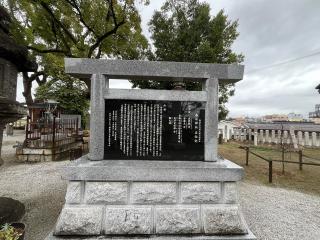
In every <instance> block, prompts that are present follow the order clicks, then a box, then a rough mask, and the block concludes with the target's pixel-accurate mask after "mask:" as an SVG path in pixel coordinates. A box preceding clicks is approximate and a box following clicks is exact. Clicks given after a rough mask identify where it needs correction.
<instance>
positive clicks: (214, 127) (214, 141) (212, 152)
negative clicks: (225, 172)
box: [204, 78, 219, 161]
mask: <svg viewBox="0 0 320 240" xmlns="http://www.w3.org/2000/svg"><path fill="white" fill-rule="evenodd" d="M206 91H207V93H208V94H207V103H206V111H205V131H204V134H205V136H204V160H205V161H217V159H218V114H217V113H218V105H219V95H218V92H219V85H218V79H216V78H209V79H207V80H206Z"/></svg>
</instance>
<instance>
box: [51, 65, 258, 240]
mask: <svg viewBox="0 0 320 240" xmlns="http://www.w3.org/2000/svg"><path fill="white" fill-rule="evenodd" d="M65 68H66V72H67V73H69V74H71V75H73V76H75V77H79V78H82V79H86V80H88V79H91V104H90V105H91V121H90V128H91V129H90V131H91V134H90V153H89V158H88V156H82V157H81V158H79V159H78V160H76V161H72V162H71V163H70V164H69V165H68V166H67V167H65V169H64V178H65V179H67V180H68V187H67V193H66V198H65V200H66V201H65V204H64V206H63V209H62V210H61V213H60V216H59V218H58V220H57V224H56V226H55V228H54V229H53V232H52V233H50V234H49V236H48V237H47V238H46V240H63V239H69V240H71V239H72V240H76V239H84V238H86V237H88V238H86V239H92V240H93V239H105V240H108V239H123V240H125V239H128V240H129V239H133V238H134V239H137V240H150V239H152V240H169V239H170V240H173V239H174V240H200V239H201V240H231V239H232V240H254V239H256V238H255V236H254V235H253V234H252V233H251V232H250V230H249V229H248V226H247V225H246V223H245V220H244V218H243V216H242V212H241V208H240V206H239V202H238V193H237V182H238V181H240V180H241V179H242V177H243V168H242V167H240V166H238V165H236V164H234V163H232V162H231V161H229V160H227V159H219V158H218V156H217V131H218V126H217V125H218V83H219V82H225V83H233V82H236V81H238V80H241V78H242V76H243V70H244V67H243V66H241V65H226V64H204V63H181V62H146V61H124V60H103V59H66V60H65ZM109 79H135V80H139V79H140V80H149V79H150V80H163V81H168V80H170V81H172V80H173V81H200V82H202V83H203V89H202V91H184V90H169V91H168V90H148V89H139V90H137V89H126V90H124V89H110V88H109ZM108 99H110V100H111V99H112V100H114V99H118V100H146V101H147V100H151V101H152V100H156V101H162V100H163V101H187V102H188V101H198V102H205V103H206V105H205V116H204V117H205V119H204V121H205V127H204V131H205V132H204V159H203V158H202V156H203V155H202V156H201V159H199V160H198V159H195V160H193V161H186V160H185V159H177V160H179V161H171V160H170V161H163V159H162V160H158V159H153V158H152V157H150V159H146V160H145V159H140V160H138V159H132V160H131V159H130V160H128V159H108V160H107V161H104V150H105V148H104V147H105V143H104V141H105V136H104V134H105V131H104V128H105V103H106V104H108V102H107V101H108ZM201 110H202V109H201ZM107 111H108V109H107ZM124 124H127V123H124ZM202 126H203V125H202ZM202 146H203V145H202ZM191 154H192V151H191ZM181 158H183V157H181ZM165 160H169V159H167V158H165ZM197 160H198V161H197ZM203 160H204V161H203ZM81 237H84V238H81Z"/></svg>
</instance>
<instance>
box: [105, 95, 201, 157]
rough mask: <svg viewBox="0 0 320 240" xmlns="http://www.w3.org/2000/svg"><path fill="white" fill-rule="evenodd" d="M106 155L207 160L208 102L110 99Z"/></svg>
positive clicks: (106, 116) (106, 132)
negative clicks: (205, 123)
mask: <svg viewBox="0 0 320 240" xmlns="http://www.w3.org/2000/svg"><path fill="white" fill-rule="evenodd" d="M105 106H106V111H105V148H104V157H105V159H136V160H137V159H138V160H139V159H141V160H190V161H203V160H204V118H205V110H204V109H205V103H203V102H186V101H179V102H178V101H143V100H114V99H108V100H106V104H105Z"/></svg>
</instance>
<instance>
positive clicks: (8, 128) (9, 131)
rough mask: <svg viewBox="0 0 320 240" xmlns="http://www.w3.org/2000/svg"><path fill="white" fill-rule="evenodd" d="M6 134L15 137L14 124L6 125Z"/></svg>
mask: <svg viewBox="0 0 320 240" xmlns="http://www.w3.org/2000/svg"><path fill="white" fill-rule="evenodd" d="M6 134H7V136H12V135H13V124H12V123H8V124H7V125H6Z"/></svg>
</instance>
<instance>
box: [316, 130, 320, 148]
mask: <svg viewBox="0 0 320 240" xmlns="http://www.w3.org/2000/svg"><path fill="white" fill-rule="evenodd" d="M316 138H317V143H316V146H317V147H320V133H319V132H317V133H316Z"/></svg>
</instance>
